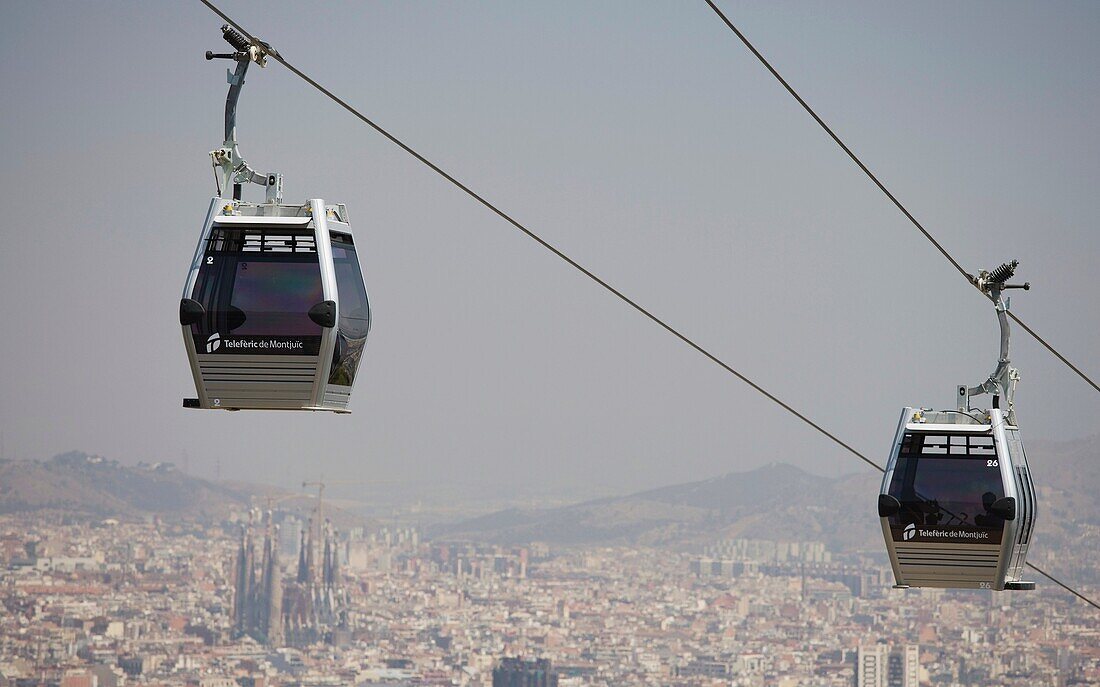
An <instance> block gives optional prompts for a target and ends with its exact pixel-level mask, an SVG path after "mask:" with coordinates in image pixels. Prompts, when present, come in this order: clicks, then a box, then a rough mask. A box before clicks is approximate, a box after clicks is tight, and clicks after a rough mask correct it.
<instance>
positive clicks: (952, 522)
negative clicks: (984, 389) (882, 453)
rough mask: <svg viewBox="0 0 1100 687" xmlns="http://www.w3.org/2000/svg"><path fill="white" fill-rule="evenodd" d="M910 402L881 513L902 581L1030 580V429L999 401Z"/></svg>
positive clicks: (969, 583)
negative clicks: (1026, 442) (952, 406)
mask: <svg viewBox="0 0 1100 687" xmlns="http://www.w3.org/2000/svg"><path fill="white" fill-rule="evenodd" d="M974 412H975V413H980V415H977V416H974V415H970V414H968V413H963V412H956V411H942V412H939V411H925V410H920V409H918V408H906V409H905V410H904V411H902V414H901V421H900V422H899V423H898V430H897V434H896V436H895V437H894V447H893V452H892V453H891V455H890V462H889V463H888V464H887V466H886V473H885V475H884V476H883V480H882V489H881V490H880V494H879V501H878V512H879V516H880V520H881V521H882V533H883V536H884V537H885V538H886V548H887V549H888V550H889V553H890V564H891V565H892V566H893V569H894V578H895V580H896V581H897V586H899V587H951V588H972V589H998V590H999V589H1032V588H1034V583H1031V582H1022V581H1021V575H1022V574H1023V572H1024V562H1025V559H1026V556H1027V549H1028V545H1029V543H1030V540H1031V534H1032V530H1033V528H1034V524H1035V490H1034V487H1033V485H1032V482H1031V473H1030V471H1029V470H1028V466H1027V458H1026V457H1025V456H1024V447H1023V444H1021V443H1020V430H1019V428H1018V427H1016V426H1015V425H1010V424H1008V413H1007V412H1002V411H1001V409H999V408H993V409H991V410H989V411H988V412H987V411H974Z"/></svg>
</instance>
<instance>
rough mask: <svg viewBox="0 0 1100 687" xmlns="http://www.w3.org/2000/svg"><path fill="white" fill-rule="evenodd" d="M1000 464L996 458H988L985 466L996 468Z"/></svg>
mask: <svg viewBox="0 0 1100 687" xmlns="http://www.w3.org/2000/svg"><path fill="white" fill-rule="evenodd" d="M998 465H999V463H998V462H997V461H996V460H987V461H985V466H986V467H987V468H995V467H997V466H998Z"/></svg>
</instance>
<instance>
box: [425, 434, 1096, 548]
mask: <svg viewBox="0 0 1100 687" xmlns="http://www.w3.org/2000/svg"><path fill="white" fill-rule="evenodd" d="M1028 459H1029V461H1030V463H1031V466H1032V471H1033V473H1034V479H1035V482H1036V485H1037V487H1038V490H1039V494H1040V497H1041V502H1040V504H1039V508H1040V510H1039V523H1038V526H1037V529H1038V532H1037V534H1038V536H1039V537H1041V538H1043V539H1044V546H1046V547H1053V548H1057V547H1058V546H1061V545H1065V544H1069V543H1071V542H1073V541H1074V540H1075V539H1079V537H1080V536H1081V534H1082V533H1083V529H1082V528H1084V527H1086V526H1088V525H1090V524H1091V525H1100V503H1097V501H1096V499H1095V497H1094V495H1095V494H1096V493H1097V490H1098V489H1100V436H1098V437H1093V438H1090V439H1085V440H1081V441H1075V442H1068V443H1052V442H1035V443H1034V444H1033V445H1029V446H1028ZM880 479H881V478H880V476H879V474H878V473H876V472H872V471H870V470H868V471H866V472H861V473H857V474H851V475H845V476H842V477H838V478H831V477H822V476H819V475H813V474H810V473H808V472H805V471H804V470H801V469H800V468H798V467H795V466H793V465H788V464H772V465H767V466H764V467H760V468H757V469H755V470H750V471H747V472H732V473H728V474H725V475H722V476H720V477H715V478H712V479H708V480H704V481H701V482H689V483H685V484H678V485H673V486H669V487H662V488H659V489H652V490H649V491H643V492H639V493H636V494H631V495H628V496H623V497H616V498H606V499H599V500H594V501H586V502H583V503H578V504H574V505H570V506H564V507H559V508H549V509H529V510H521V509H510V510H506V511H500V512H497V513H492V514H490V515H486V516H483V517H480V518H475V519H472V520H467V521H465V522H461V523H458V524H456V525H452V526H450V527H441V528H438V529H437V531H436V532H435V535H436V536H439V537H443V538H452V539H477V540H485V541H494V542H500V543H523V542H530V541H545V542H551V543H559V544H581V543H638V544H653V545H668V546H690V545H692V544H697V543H705V542H709V541H713V540H715V539H719V538H724V537H746V538H758V539H773V540H819V541H824V542H826V543H827V544H828V545H829V546H830V548H833V549H834V550H856V549H865V548H868V547H874V546H877V545H878V543H879V538H880V536H881V535H880V531H879V525H878V520H877V517H876V516H875V511H874V504H875V499H876V495H877V493H878V488H879V481H880Z"/></svg>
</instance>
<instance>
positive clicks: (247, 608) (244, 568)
mask: <svg viewBox="0 0 1100 687" xmlns="http://www.w3.org/2000/svg"><path fill="white" fill-rule="evenodd" d="M258 513H259V511H257V510H253V511H251V512H250V513H249V519H248V525H247V527H244V528H242V530H241V541H240V545H239V546H238V548H237V558H236V565H235V567H234V594H233V630H234V634H235V635H236V636H238V637H240V636H243V635H246V634H247V635H249V636H251V637H252V638H254V639H255V640H256V641H258V642H262V643H265V644H268V645H271V646H284V645H286V644H290V645H294V646H304V645H308V644H312V643H314V642H317V641H322V640H325V639H327V638H328V636H329V635H328V631H329V630H331V629H333V628H337V627H345V626H346V623H347V614H346V611H345V608H346V602H347V599H346V593H345V591H344V590H343V589H342V588H341V585H340V580H341V575H340V568H339V556H338V554H337V551H338V547H337V545H336V543H337V537H338V534H339V533H338V532H337V531H336V530H335V529H334V528H333V527H332V525H331V523H329V522H328V521H327V520H326V521H325V523H324V526H323V527H322V528H321V529H320V540H321V541H320V542H317V543H315V542H314V529H315V528H314V523H313V519H312V518H311V519H310V520H309V523H308V526H307V527H305V528H304V529H303V530H302V534H301V544H300V547H299V551H298V567H297V575H296V576H295V577H294V578H293V579H292V580H290V581H286V582H284V581H283V579H282V568H281V567H280V565H279V549H278V546H279V526H278V525H276V524H274V522H273V517H272V514H271V512H270V511H268V512H267V513H265V514H264V516H263V518H262V520H263V523H262V526H263V529H264V539H263V549H262V554H261V559H260V561H259V562H258V563H257V560H256V553H255V540H254V535H253V530H254V529H256V526H257V523H256V520H257V514H258ZM316 544H320V549H321V554H320V555H321V565H320V568H318V567H317V566H316V565H315V563H314V551H315V549H316V548H317V546H316ZM257 578H258V579H257Z"/></svg>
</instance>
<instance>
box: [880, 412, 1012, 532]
mask: <svg viewBox="0 0 1100 687" xmlns="http://www.w3.org/2000/svg"><path fill="white" fill-rule="evenodd" d="M889 493H890V495H891V496H893V497H894V498H896V499H897V500H898V501H900V502H901V512H899V513H898V514H897V515H895V516H891V518H890V524H891V525H892V526H894V527H897V528H905V527H907V526H909V525H915V526H916V527H917V528H929V529H933V530H935V531H937V532H944V531H947V532H954V533H955V536H957V537H959V538H965V537H966V534H967V532H976V533H977V534H975V536H974V537H972V539H976V540H977V539H980V540H983V541H986V542H988V543H995V542H997V541H1000V535H999V532H1000V530H1001V529H1002V528H1003V526H1004V520H1003V519H1002V518H1000V517H999V516H997V515H995V514H994V513H992V511H991V507H992V505H993V503H994V502H995V501H996V500H997V499H999V498H1001V497H1002V496H1004V487H1003V486H1002V484H1001V471H1000V467H999V458H998V455H997V451H996V449H995V447H994V443H993V437H990V436H982V435H970V434H967V435H961V434H960V435H933V434H922V433H919V432H910V433H906V435H905V437H904V438H903V440H902V446H901V450H900V452H899V455H898V460H897V464H896V466H895V468H894V474H893V477H892V479H891V481H890V491H889ZM920 531H922V530H918V533H919V532H920ZM923 531H927V530H923ZM982 531H986V534H984V535H982V534H981V532H982ZM995 533H996V534H995ZM937 536H938V535H937ZM946 538H947V539H950V538H951V535H947V536H946Z"/></svg>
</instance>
